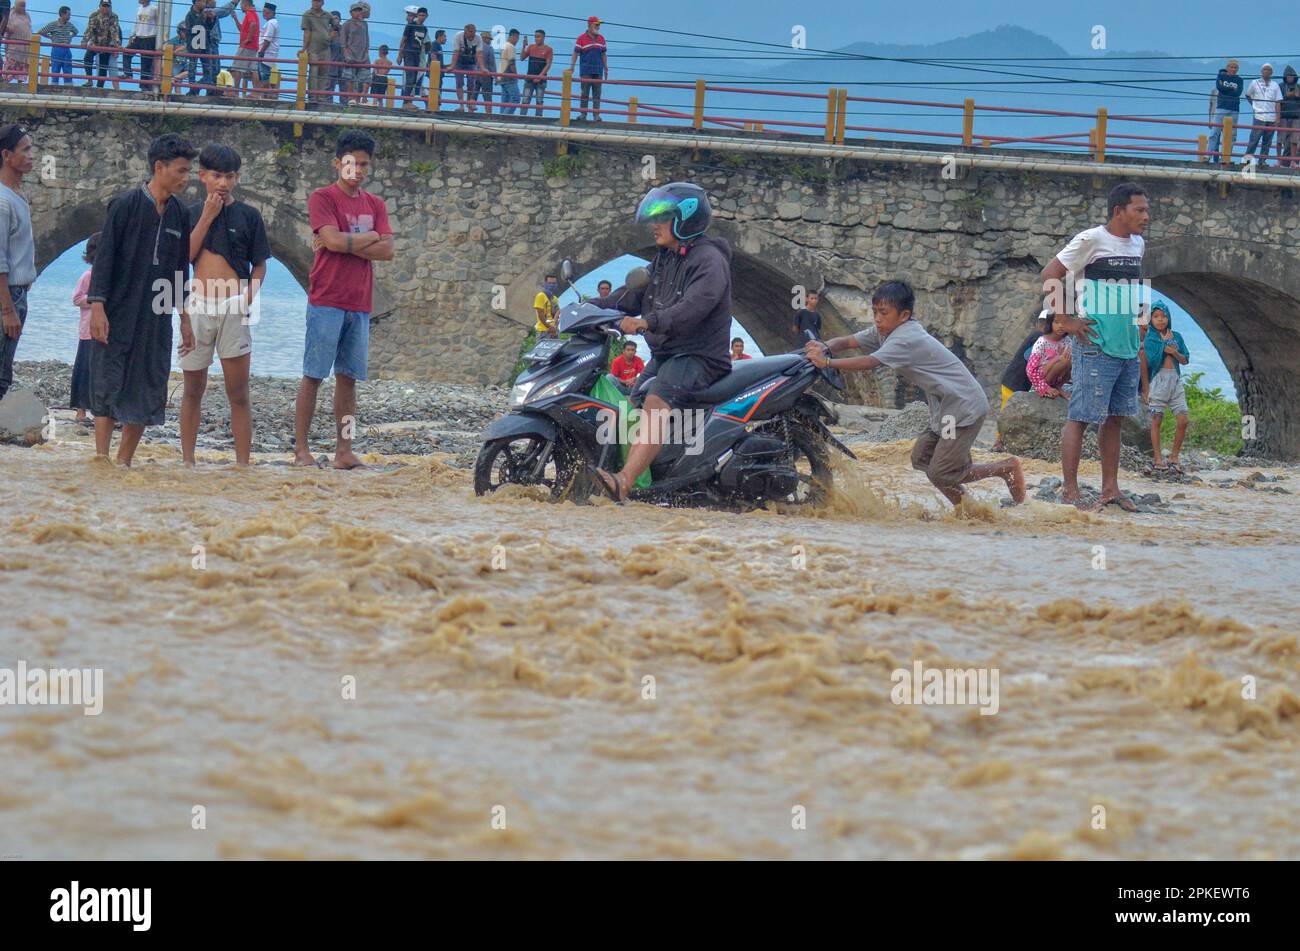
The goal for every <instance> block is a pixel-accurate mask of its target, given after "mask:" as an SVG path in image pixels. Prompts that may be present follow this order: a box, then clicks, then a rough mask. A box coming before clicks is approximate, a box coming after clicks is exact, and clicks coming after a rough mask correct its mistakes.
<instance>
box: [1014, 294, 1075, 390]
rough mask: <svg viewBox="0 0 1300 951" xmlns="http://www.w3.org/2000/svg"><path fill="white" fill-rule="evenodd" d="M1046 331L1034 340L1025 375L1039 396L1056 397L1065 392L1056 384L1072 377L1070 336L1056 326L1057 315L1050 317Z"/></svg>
mask: <svg viewBox="0 0 1300 951" xmlns="http://www.w3.org/2000/svg"><path fill="white" fill-rule="evenodd" d="M1047 320H1048V326H1047V330H1046V332H1045V333H1044V334H1043V335H1042V336H1041V337H1039V338H1038V340H1036V341H1035V342H1034V346H1033V349H1032V350H1031V351H1030V354H1029V362H1028V363H1027V364H1026V365H1025V375H1026V376H1028V377H1029V382H1030V383H1032V384H1033V386H1034V390H1035V392H1037V393H1038V395H1039V396H1046V397H1048V398H1049V399H1055V398H1056V397H1058V396H1063V395H1064V392H1063V391H1062V390H1061V389H1058V387H1057V386H1056V384H1059V383H1061V382H1062V381H1064V380H1068V379H1069V378H1070V356H1071V354H1072V353H1073V350H1072V349H1071V346H1070V337H1069V336H1068V335H1067V334H1066V333H1065V331H1063V330H1058V329H1057V328H1056V315H1055V314H1053V315H1050V316H1049V317H1048V318H1047Z"/></svg>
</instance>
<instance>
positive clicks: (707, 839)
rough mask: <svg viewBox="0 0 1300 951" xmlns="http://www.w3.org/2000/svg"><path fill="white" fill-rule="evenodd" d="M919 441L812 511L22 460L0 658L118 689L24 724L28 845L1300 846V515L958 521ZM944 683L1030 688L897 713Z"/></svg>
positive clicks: (11, 499) (659, 853)
mask: <svg viewBox="0 0 1300 951" xmlns="http://www.w3.org/2000/svg"><path fill="white" fill-rule="evenodd" d="M907 448H908V447H907V446H906V445H905V444H892V445H884V446H864V447H860V448H859V453H860V455H861V457H862V458H861V459H860V461H859V462H858V463H857V465H856V466H854V465H852V464H848V465H846V466H845V467H844V469H843V471H841V472H840V474H839V478H840V481H841V485H843V486H844V489H845V490H844V491H843V492H842V493H841V494H839V495H838V496H837V498H836V499H835V501H834V504H833V505H832V506H831V507H829V509H828V510H825V511H822V512H819V513H815V514H812V515H809V514H790V513H776V512H754V513H748V514H724V513H716V512H709V511H699V510H686V511H682V510H676V511H674V510H668V509H661V508H656V507H651V506H647V505H644V504H632V505H628V506H626V507H624V508H616V507H614V506H612V505H609V504H607V503H597V504H594V505H591V506H584V507H576V506H573V505H567V504H566V505H562V506H554V505H550V504H546V503H543V502H540V501H538V500H536V499H534V498H531V497H529V495H528V494H527V493H525V492H520V493H517V494H514V495H512V496H509V497H502V498H493V499H490V500H481V499H476V498H475V497H474V495H473V490H472V487H471V481H470V476H469V474H468V473H465V472H462V471H458V470H455V469H451V468H449V467H448V466H446V465H445V463H443V462H441V461H439V460H437V459H432V460H431V459H429V458H424V459H410V460H407V461H409V462H410V463H411V465H410V466H408V467H405V468H401V469H398V470H396V471H372V472H364V473H352V474H347V473H336V472H332V471H316V470H313V471H299V470H291V469H288V468H286V467H283V466H279V465H258V466H255V467H254V468H253V469H251V470H249V471H244V472H240V471H237V470H235V469H234V468H233V467H231V466H229V465H227V464H218V463H216V462H211V463H208V464H205V465H201V467H200V468H199V469H198V470H197V471H194V472H189V471H186V470H184V469H183V468H182V467H181V466H180V465H179V461H178V456H177V454H176V452H175V451H174V450H172V449H170V448H166V447H162V446H147V445H146V446H144V447H142V448H141V450H140V453H139V455H138V456H137V463H136V467H135V468H134V469H133V470H129V471H128V470H123V469H119V468H116V467H113V466H109V465H104V464H96V463H94V462H92V461H90V459H89V450H88V448H87V446H86V444H85V441H84V439H82V440H81V442H79V443H77V444H69V443H63V444H56V445H53V446H45V447H38V448H36V449H28V450H22V449H17V448H12V447H0V482H2V483H3V484H4V485H5V486H6V492H5V497H6V502H5V505H4V507H3V514H0V531H2V532H3V544H0V604H3V614H2V615H0V632H2V635H3V636H2V637H0V644H2V645H3V660H0V666H8V667H13V666H14V665H15V664H16V662H17V661H18V660H20V659H21V660H25V661H26V662H27V664H28V666H29V667H37V666H44V667H73V666H77V667H102V668H103V669H104V694H105V696H104V708H103V713H102V714H101V715H100V716H98V717H88V716H84V715H83V714H82V711H81V708H79V707H58V706H45V707H33V706H23V707H0V756H3V760H4V763H5V768H4V770H3V771H2V774H3V776H2V778H0V854H4V855H10V856H21V857H24V858H28V859H42V858H63V857H90V858H108V857H131V858H166V857H178V858H256V857H268V858H278V857H303V858H332V857H364V858H379V857H399V858H426V857H427V858H436V857H455V856H469V857H488V858H492V857H500V858H514V857H525V858H549V857H679V858H680V857H690V858H696V857H699V858H708V857H772V858H806V857H836V858H843V857H861V858H921V857H935V858H1006V857H1013V858H1037V857H1059V858H1285V857H1294V856H1295V855H1296V854H1298V853H1300V819H1297V816H1296V810H1295V796H1296V789H1297V787H1298V786H1300V755H1298V754H1300V699H1298V697H1300V648H1298V645H1297V639H1296V619H1297V617H1298V616H1300V596H1297V590H1298V586H1297V582H1300V569H1298V568H1297V563H1298V562H1297V559H1296V557H1295V543H1296V537H1295V526H1296V525H1297V524H1300V517H1298V516H1300V501H1298V500H1300V496H1297V495H1271V494H1264V493H1260V492H1255V491H1251V490H1248V489H1244V488H1234V489H1226V488H1214V487H1208V486H1207V487H1185V488H1184V487H1171V486H1167V485H1161V486H1147V487H1146V489H1145V490H1146V491H1158V492H1160V493H1161V495H1162V496H1163V497H1166V498H1168V496H1169V495H1170V494H1172V493H1174V492H1179V491H1183V492H1185V494H1186V498H1185V500H1180V503H1179V504H1185V505H1186V506H1187V507H1186V508H1185V509H1184V510H1183V511H1180V512H1179V513H1178V514H1176V515H1173V516H1154V515H1150V516H1123V515H1120V514H1118V513H1116V514H1106V515H1096V516H1090V515H1083V514H1080V513H1076V512H1074V511H1073V510H1072V509H1066V508H1063V507H1056V506H1050V505H1046V504H1044V503H1031V504H1030V505H1028V506H1026V507H1024V508H1021V509H1018V510H1014V511H1009V510H1002V509H999V508H998V507H997V505H996V502H997V500H998V499H999V498H1001V497H1002V496H1003V495H1004V494H1005V493H1004V490H1002V488H1001V487H1000V486H994V485H993V484H992V483H988V484H985V485H982V486H980V487H979V488H978V490H977V493H978V495H979V497H980V498H981V499H982V500H984V503H985V504H982V505H977V506H973V507H972V508H973V511H972V512H970V513H968V514H967V515H966V516H965V517H963V518H957V517H954V516H953V515H951V514H948V513H946V512H945V511H944V510H943V509H942V508H941V507H940V501H939V499H938V497H937V495H936V494H935V493H934V492H933V491H931V490H930V489H929V488H928V485H927V484H926V483H925V482H924V480H923V478H922V477H920V476H919V475H918V474H916V473H912V472H910V471H909V470H908V469H907V461H906V460H907ZM210 458H211V459H216V458H218V457H210ZM374 461H384V460H374ZM846 462H847V460H846ZM1087 465H1088V464H1085V478H1087V479H1088V480H1089V481H1091V482H1093V483H1095V482H1096V481H1097V474H1096V469H1095V466H1094V467H1093V468H1092V469H1091V470H1088V469H1087ZM1030 471H1031V482H1035V481H1037V476H1039V475H1050V474H1052V473H1053V472H1054V471H1055V470H1054V469H1053V467H1051V466H1048V465H1046V464H1041V463H1032V464H1030ZM1246 471H1249V470H1240V472H1239V474H1245V472H1246ZM1284 474H1287V473H1284ZM1212 476H1213V477H1216V478H1217V477H1220V476H1219V474H1212ZM1124 484H1125V485H1126V486H1129V487H1137V486H1139V485H1140V483H1138V482H1137V481H1136V480H1135V479H1133V478H1132V477H1128V476H1126V477H1125V479H1124ZM1282 484H1283V485H1284V486H1287V487H1289V488H1291V489H1292V490H1295V491H1300V484H1297V480H1296V479H1295V478H1294V476H1293V475H1292V477H1291V478H1289V479H1288V481H1286V482H1283V483H1282ZM1144 542H1147V543H1151V542H1154V543H1155V544H1154V545H1151V544H1143V543H1144ZM196 545H202V546H204V554H205V557H206V567H204V568H203V569H202V570H199V569H196V568H194V567H193V566H192V560H193V559H194V558H195V554H194V546H196ZM1098 545H1101V546H1104V548H1105V552H1104V553H1105V558H1106V568H1105V569H1104V570H1098V569H1096V568H1094V567H1093V565H1094V561H1095V558H1096V555H1097V552H1096V550H1095V548H1094V546H1098ZM801 552H802V555H803V558H804V559H805V560H806V568H804V569H803V570H799V569H798V568H796V567H794V565H793V563H792V559H795V558H797V557H798V556H799V554H800V553H801ZM916 660H920V661H921V662H923V664H924V665H925V666H926V667H960V668H968V667H994V668H997V669H998V670H999V672H1000V700H999V709H998V712H997V713H996V714H995V715H992V716H982V715H980V713H979V711H978V708H977V707H975V706H953V705H948V706H921V705H895V704H894V703H892V702H891V700H890V691H891V687H892V683H891V677H890V675H891V672H892V671H893V670H894V669H895V668H908V669H910V668H911V666H912V664H913V662H914V661H916ZM1247 675H1249V676H1253V677H1254V678H1255V679H1256V682H1257V697H1256V699H1253V700H1248V699H1243V697H1242V677H1243V676H1247ZM344 677H354V678H355V684H356V688H355V693H356V695H355V699H344V697H343V689H342V687H341V683H342V680H343V678H344ZM646 677H653V678H654V698H653V699H645V698H644V697H643V694H644V693H645V688H644V687H643V683H644V680H643V678H646ZM196 805H202V806H203V807H204V809H205V811H206V828H205V829H201V830H196V829H193V828H192V827H191V817H192V810H193V809H194V807H195V806H196ZM800 806H801V807H803V809H804V811H805V813H806V828H804V829H796V828H793V826H794V825H795V824H797V823H795V822H794V821H793V820H792V816H794V815H795V814H796V813H797V812H798V809H797V807H800ZM1097 806H1102V807H1104V808H1105V816H1106V828H1105V829H1104V830H1102V829H1094V828H1093V819H1094V815H1096V807H1097ZM494 816H495V817H496V818H497V822H496V823H495V824H496V825H498V826H499V825H500V824H501V819H502V818H504V824H505V828H504V829H501V828H495V827H494V822H493V819H494Z"/></svg>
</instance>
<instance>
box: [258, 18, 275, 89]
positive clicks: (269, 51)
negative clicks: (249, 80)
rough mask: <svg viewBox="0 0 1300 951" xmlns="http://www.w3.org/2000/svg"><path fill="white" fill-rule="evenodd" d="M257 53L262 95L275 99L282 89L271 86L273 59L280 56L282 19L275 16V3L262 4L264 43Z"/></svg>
mask: <svg viewBox="0 0 1300 951" xmlns="http://www.w3.org/2000/svg"><path fill="white" fill-rule="evenodd" d="M257 55H258V57H259V59H258V63H257V78H258V79H259V80H261V82H260V83H259V85H260V86H261V87H262V89H263V90H264V92H263V94H262V95H263V97H264V98H266V99H275V98H276V97H277V96H279V94H280V91H279V89H278V88H277V89H272V88H271V67H272V66H273V65H274V63H272V62H271V60H275V59H278V58H279V56H280V21H279V20H277V19H276V18H275V4H274V3H264V4H262V43H261V46H260V47H259V48H258V51H257Z"/></svg>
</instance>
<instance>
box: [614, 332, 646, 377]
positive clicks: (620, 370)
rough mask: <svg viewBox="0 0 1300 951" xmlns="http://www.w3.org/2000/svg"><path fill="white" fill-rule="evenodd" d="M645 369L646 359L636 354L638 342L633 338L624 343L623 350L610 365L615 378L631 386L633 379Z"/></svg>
mask: <svg viewBox="0 0 1300 951" xmlns="http://www.w3.org/2000/svg"><path fill="white" fill-rule="evenodd" d="M644 369H645V361H644V360H642V359H641V358H640V357H638V356H637V355H636V344H635V343H634V342H633V341H631V340H629V341H628V342H627V343H625V344H623V352H622V353H620V354H619V355H618V356H616V357H615V358H614V362H613V363H611V364H610V366H609V372H610V373H612V374H613V375H614V379H616V380H618V381H619V382H620V383H624V384H626V385H627V386H631V385H632V381H633V380H635V379H636V378H637V377H639V376H640V375H641V371H642V370H644Z"/></svg>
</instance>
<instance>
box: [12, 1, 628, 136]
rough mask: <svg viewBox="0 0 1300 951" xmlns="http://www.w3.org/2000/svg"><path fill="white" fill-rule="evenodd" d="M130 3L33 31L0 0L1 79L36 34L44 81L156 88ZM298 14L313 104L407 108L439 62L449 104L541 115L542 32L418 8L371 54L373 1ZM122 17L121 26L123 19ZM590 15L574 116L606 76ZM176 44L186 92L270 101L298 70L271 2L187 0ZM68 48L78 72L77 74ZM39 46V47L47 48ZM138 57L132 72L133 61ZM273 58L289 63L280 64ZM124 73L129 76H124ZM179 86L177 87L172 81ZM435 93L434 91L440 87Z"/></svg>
mask: <svg viewBox="0 0 1300 951" xmlns="http://www.w3.org/2000/svg"><path fill="white" fill-rule="evenodd" d="M137 3H138V6H137V9H136V10H135V11H134V12H132V13H130V14H125V15H124V16H125V18H126V19H127V24H124V23H123V19H122V18H119V17H118V14H117V13H116V12H114V10H113V0H99V5H98V6H97V8H96V9H95V12H93V13H91V14H90V16H89V18H88V19H87V21H86V24H85V30H84V32H83V31H82V29H81V28H80V27H79V26H77V24H76V23H75V22H74V21H73V18H72V11H71V8H70V7H67V6H63V7H60V8H59V14H58V17H57V18H56V19H54V20H51V21H50V22H49V23H47V24H46V25H45V26H43V27H41V28H40V29H39V30H33V26H32V21H31V17H30V15H29V14H28V12H27V8H26V0H13V4H12V8H11V7H10V0H0V38H2V39H3V40H4V43H3V47H4V48H3V52H2V54H0V76H2V77H3V79H4V80H5V81H8V82H26V81H27V80H28V77H29V72H28V70H29V68H32V66H33V64H32V63H31V62H30V60H31V46H30V44H31V40H32V37H33V35H36V36H41V37H44V38H45V39H46V40H47V41H48V43H49V46H48V49H49V51H50V52H49V66H48V68H49V81H50V82H51V83H52V84H55V85H57V84H60V83H62V84H65V85H73V84H75V83H76V82H81V83H82V84H83V85H86V86H90V85H95V86H97V87H99V88H103V87H104V85H105V83H106V82H107V83H110V84H111V85H112V86H113V88H115V89H120V88H122V87H123V86H125V87H126V88H127V89H140V90H143V91H146V92H156V91H158V85H159V84H158V75H157V74H158V72H159V71H160V68H161V66H160V64H161V61H162V60H161V57H162V54H161V53H160V52H159V51H158V48H159V42H158V31H159V29H160V24H159V7H158V4H156V3H154V2H153V0H137ZM310 4H311V6H310V9H308V10H307V11H306V12H305V13H303V14H302V19H301V27H302V48H303V50H304V51H305V52H306V54H307V61H308V69H307V73H308V77H307V88H308V90H309V97H310V99H311V100H312V101H313V102H329V101H334V100H335V99H337V101H339V102H341V103H344V104H350V103H359V104H367V103H372V104H374V105H384V104H387V103H388V102H390V100H389V96H390V95H391V96H392V97H393V100H391V101H395V102H399V103H400V104H401V106H402V107H404V108H415V104H416V100H422V101H427V98H426V97H427V93H426V91H425V89H424V83H425V79H426V77H427V76H428V75H429V72H430V67H431V66H432V65H434V64H437V66H438V68H439V75H440V77H441V76H442V75H443V74H445V73H447V72H449V73H451V75H452V77H453V84H454V89H455V98H456V102H455V103H454V108H455V109H456V111H468V112H474V111H476V110H477V108H478V106H479V105H481V106H482V108H483V109H484V111H485V112H489V113H490V112H492V109H493V105H494V104H496V105H497V106H498V107H499V109H500V111H501V112H502V113H503V114H506V115H511V114H514V113H515V112H523V111H525V110H527V109H528V108H529V107H530V106H531V107H532V108H533V109H534V110H535V113H536V115H539V116H540V115H542V110H543V108H544V101H545V98H546V87H547V83H548V82H549V81H550V80H551V79H552V78H554V77H553V75H552V73H551V68H552V66H553V65H554V62H555V50H554V48H553V47H551V46H550V45H549V44H548V42H547V37H546V31H544V30H536V31H534V32H533V35H532V41H531V42H527V43H525V42H524V41H523V39H522V36H521V34H520V31H519V30H517V29H511V30H509V31H508V32H504V33H503V34H502V36H501V37H500V38H496V37H493V36H485V35H484V34H483V33H481V32H480V31H479V30H478V29H477V27H475V25H474V24H472V23H467V24H465V27H464V28H463V29H462V30H460V31H459V32H457V33H456V34H455V35H454V36H453V37H452V38H451V41H450V42H448V39H447V31H446V30H433V29H431V28H430V27H429V26H427V25H426V23H427V20H428V17H429V11H428V8H426V7H419V6H408V7H406V8H405V9H404V11H403V12H404V15H405V21H406V22H405V24H404V26H403V29H402V36H401V39H400V40H399V42H398V47H397V49H396V50H393V49H391V48H390V47H389V46H388V45H387V44H380V45H379V47H378V49H377V51H376V53H375V55H374V56H373V58H372V55H371V50H372V47H371V44H370V24H369V19H370V13H371V10H370V4H369V3H366V2H364V0H356V2H353V3H352V4H351V6H349V7H348V15H347V17H344V16H343V15H342V13H341V12H340V11H338V10H326V9H325V0H310ZM226 20H228V23H227V24H226V28H227V29H228V30H229V31H230V32H231V33H232V34H234V35H233V36H232V37H231V38H230V39H231V41H233V45H234V53H233V56H232V57H231V59H230V60H229V61H228V62H223V59H222V57H223V54H225V53H226V52H227V51H228V50H229V48H230V44H227V45H226V47H225V48H224V49H223V40H224V39H225V38H224V37H223V30H222V27H223V21H226ZM128 25H129V30H128V29H127V26H128ZM600 25H601V20H600V18H599V17H594V16H593V17H589V18H588V20H587V29H586V31H585V32H583V33H582V34H581V35H580V36H579V37H578V38H577V40H576V41H575V43H574V48H573V55H572V58H571V62H570V68H571V69H573V70H574V75H575V77H576V82H577V83H578V87H579V88H578V90H577V91H576V95H577V96H578V98H579V99H580V105H579V117H580V118H581V117H585V116H586V114H587V110H588V108H590V110H591V114H592V117H593V119H594V120H595V121H597V122H599V121H600V94H601V84H602V82H603V81H604V80H606V79H608V78H609V60H608V56H607V53H606V46H605V38H604V36H602V35H601V33H600ZM170 44H171V45H172V46H173V48H174V57H173V60H172V79H173V81H174V82H179V83H182V84H184V92H185V93H186V94H190V95H201V94H206V95H209V96H237V97H248V98H271V99H274V98H278V96H279V94H280V89H281V79H282V75H289V74H291V73H293V72H295V69H294V68H293V64H292V63H278V62H277V60H280V59H282V54H281V49H280V24H279V20H278V19H277V16H276V4H275V3H262V4H261V6H260V7H259V6H257V5H256V4H255V3H254V2H253V0H225V2H224V3H219V0H192V3H191V5H190V8H189V9H188V10H187V12H186V13H185V15H184V17H183V18H182V19H181V20H180V21H179V22H177V24H176V27H175V32H174V33H173V34H172V35H171V37H170ZM74 46H78V47H84V49H77V50H76V52H77V53H78V54H80V58H81V69H80V70H77V71H74V67H73V52H74V49H73V47H74ZM44 48H45V47H43V49H44ZM137 55H138V56H139V58H140V66H139V77H140V78H139V81H138V82H137V81H135V73H134V71H133V63H134V60H135V57H136V56H137ZM282 66H288V67H291V68H289V69H283V68H281V67H282ZM122 80H127V81H128V82H125V83H123V82H122ZM177 91H178V92H179V91H180V90H179V89H178V90H177ZM439 92H441V88H440V90H439Z"/></svg>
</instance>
